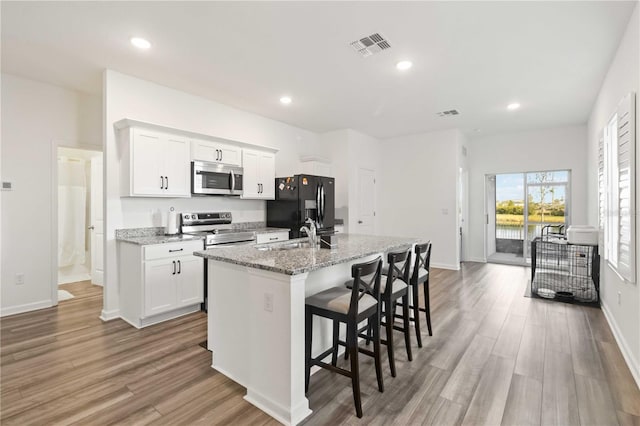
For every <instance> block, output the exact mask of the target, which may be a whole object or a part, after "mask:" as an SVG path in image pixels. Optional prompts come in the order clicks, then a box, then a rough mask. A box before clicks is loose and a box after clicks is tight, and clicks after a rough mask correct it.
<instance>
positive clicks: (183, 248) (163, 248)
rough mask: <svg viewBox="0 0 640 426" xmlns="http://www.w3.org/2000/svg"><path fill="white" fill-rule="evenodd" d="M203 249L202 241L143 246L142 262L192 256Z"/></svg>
mask: <svg viewBox="0 0 640 426" xmlns="http://www.w3.org/2000/svg"><path fill="white" fill-rule="evenodd" d="M203 249H204V242H203V241H202V240H197V241H182V242H177V243H167V244H153V245H149V246H144V260H153V259H163V258H165V257H176V256H186V255H192V254H193V252H194V251H197V250H203Z"/></svg>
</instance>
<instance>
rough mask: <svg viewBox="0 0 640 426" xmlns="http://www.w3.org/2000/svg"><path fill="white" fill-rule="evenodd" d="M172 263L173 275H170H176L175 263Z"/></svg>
mask: <svg viewBox="0 0 640 426" xmlns="http://www.w3.org/2000/svg"><path fill="white" fill-rule="evenodd" d="M172 263H173V273H172V274H171V275H175V274H176V261H175V260H173V261H172Z"/></svg>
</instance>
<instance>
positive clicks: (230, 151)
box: [218, 144, 242, 166]
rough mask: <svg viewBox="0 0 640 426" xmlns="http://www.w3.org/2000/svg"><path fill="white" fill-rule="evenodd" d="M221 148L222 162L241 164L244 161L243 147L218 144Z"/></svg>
mask: <svg viewBox="0 0 640 426" xmlns="http://www.w3.org/2000/svg"><path fill="white" fill-rule="evenodd" d="M218 149H219V150H220V163H224V164H231V165H234V166H239V165H240V164H241V162H242V156H241V151H242V150H241V149H240V148H237V147H235V146H231V145H224V144H220V145H218Z"/></svg>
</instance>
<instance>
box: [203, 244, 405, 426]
mask: <svg viewBox="0 0 640 426" xmlns="http://www.w3.org/2000/svg"><path fill="white" fill-rule="evenodd" d="M305 242H306V239H301V240H290V241H287V242H282V243H274V244H269V245H266V244H262V245H255V246H239V247H230V248H216V249H210V250H203V251H197V252H194V254H195V255H196V256H201V257H204V258H205V259H207V260H208V262H209V274H208V284H207V285H208V294H209V312H208V333H207V338H208V349H209V350H210V351H212V353H213V356H212V367H213V368H215V369H216V370H218V371H220V372H221V373H222V374H224V375H225V376H227V377H229V378H231V379H232V380H234V381H236V382H238V383H239V384H241V385H242V386H244V387H246V388H247V394H246V396H245V399H246V400H247V401H249V402H251V403H252V404H253V405H255V406H257V407H258V408H260V409H261V410H263V411H265V412H266V413H268V414H269V415H271V416H272V417H274V418H275V419H277V420H278V421H280V422H282V423H284V424H297V423H299V422H300V421H302V420H303V419H304V418H305V417H307V416H308V415H309V414H311V410H310V409H309V401H308V400H307V398H306V396H305V391H304V363H305V360H304V356H305V351H304V334H305V332H304V330H305V327H304V322H305V310H304V306H305V297H307V296H310V295H312V294H315V293H318V292H320V291H322V290H325V289H327V288H329V287H333V286H340V285H343V284H344V282H345V281H346V280H348V279H349V278H350V277H351V265H353V264H354V263H360V262H364V261H368V260H371V259H374V258H376V257H377V256H380V255H384V253H386V252H388V251H392V250H398V249H402V248H408V247H410V246H411V245H413V244H414V243H416V242H417V241H416V240H415V239H410V238H396V237H379V236H370V235H349V234H344V235H339V236H338V237H337V247H336V248H333V249H331V250H329V249H320V248H311V247H310V246H309V245H308V243H307V244H305ZM331 330H332V328H331V324H330V323H329V322H328V321H327V320H314V331H313V336H314V342H313V343H314V345H313V353H314V355H315V354H318V353H320V352H321V350H326V349H327V348H329V347H330V346H331ZM345 386H349V383H348V382H345Z"/></svg>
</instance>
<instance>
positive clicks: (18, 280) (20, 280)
mask: <svg viewBox="0 0 640 426" xmlns="http://www.w3.org/2000/svg"><path fill="white" fill-rule="evenodd" d="M22 284H24V274H23V273H22V272H21V273H19V274H16V285H22Z"/></svg>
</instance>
